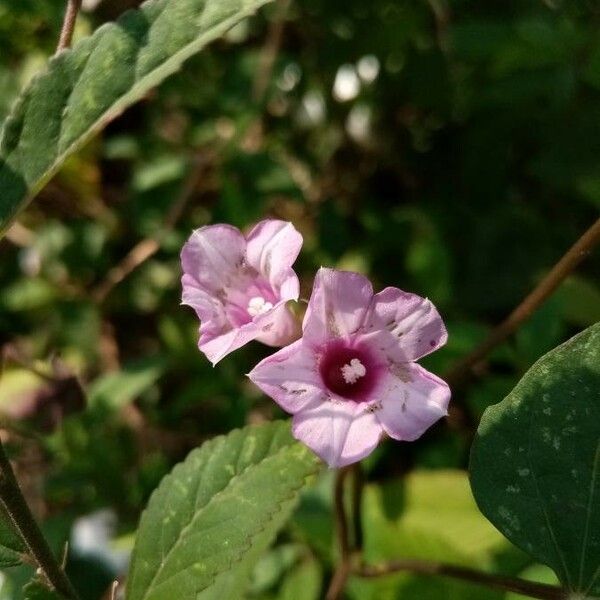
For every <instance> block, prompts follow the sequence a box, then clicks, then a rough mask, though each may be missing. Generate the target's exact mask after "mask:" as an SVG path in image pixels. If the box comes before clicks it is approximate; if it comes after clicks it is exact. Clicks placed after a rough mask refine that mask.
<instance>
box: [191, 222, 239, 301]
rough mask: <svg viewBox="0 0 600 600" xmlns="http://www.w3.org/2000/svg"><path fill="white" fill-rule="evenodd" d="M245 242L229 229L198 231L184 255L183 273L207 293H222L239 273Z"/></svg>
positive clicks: (217, 226) (236, 230) (221, 227)
mask: <svg viewBox="0 0 600 600" xmlns="http://www.w3.org/2000/svg"><path fill="white" fill-rule="evenodd" d="M245 252H246V240H245V239H244V236H243V235H242V234H241V233H240V231H239V230H238V229H236V228H235V227H231V226H230V225H207V226H206V227H201V228H200V229H196V231H194V232H193V233H192V235H191V236H190V238H189V239H188V241H187V242H186V243H185V245H184V247H183V250H182V251H181V265H182V267H183V272H184V274H186V275H189V276H190V277H193V278H194V279H195V280H196V281H197V282H198V284H199V285H200V286H201V287H203V288H205V289H206V290H207V291H211V292H214V293H220V292H222V291H223V290H224V289H225V288H227V287H228V286H229V284H230V282H231V280H232V278H234V277H235V276H236V274H237V272H238V271H239V269H240V266H241V265H242V263H243V260H244V254H245Z"/></svg>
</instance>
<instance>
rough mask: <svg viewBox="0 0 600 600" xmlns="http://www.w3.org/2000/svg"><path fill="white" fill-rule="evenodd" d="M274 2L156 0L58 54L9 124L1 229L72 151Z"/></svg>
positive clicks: (0, 181) (0, 160)
mask: <svg viewBox="0 0 600 600" xmlns="http://www.w3.org/2000/svg"><path fill="white" fill-rule="evenodd" d="M269 1H270V0H149V2H146V3H145V4H144V5H143V6H142V7H141V8H140V9H139V10H132V11H128V12H127V13H125V14H124V15H123V16H122V17H121V18H120V19H119V20H118V21H116V22H115V23H110V24H108V25H104V26H103V27H100V29H98V30H97V31H96V32H95V33H94V35H92V36H91V37H88V38H86V39H84V40H82V41H81V42H80V43H78V44H77V45H76V46H75V47H74V48H73V49H72V50H66V51H64V52H61V53H60V54H58V55H57V56H56V57H54V58H52V59H51V60H50V62H49V63H48V66H47V68H46V70H45V71H44V72H42V73H41V74H40V75H38V76H37V77H35V78H34V79H33V81H32V82H31V85H30V86H29V87H28V88H27V89H26V90H25V92H24V93H23V94H22V95H21V96H20V98H19V100H18V102H17V103H16V105H15V107H14V109H13V111H12V113H11V115H10V116H9V117H8V119H7V120H6V122H5V124H4V127H3V130H2V135H1V138H0V233H1V232H3V231H4V230H5V229H6V227H7V226H8V225H9V224H10V222H11V221H12V219H14V218H15V216H16V215H17V213H18V212H19V211H20V210H22V209H23V208H24V207H25V206H26V204H27V203H28V201H29V200H30V199H31V198H32V197H33V196H35V195H36V194H37V193H38V192H39V191H40V190H41V188H42V187H43V186H44V185H45V184H46V183H47V182H48V180H49V179H50V178H51V177H52V176H53V175H54V174H55V173H56V172H57V171H58V169H59V168H60V167H61V165H62V164H63V162H64V161H65V160H66V158H67V157H68V156H70V155H71V154H73V153H74V152H75V151H76V150H77V149H79V148H80V147H81V146H82V145H83V144H85V142H86V141H87V140H89V139H90V138H91V137H92V136H93V135H94V134H95V133H97V132H98V131H100V130H101V129H102V128H103V127H104V126H105V125H106V124H107V123H108V122H109V121H111V120H112V119H114V118H115V117H116V116H117V115H119V114H120V113H121V112H122V111H123V110H124V109H125V108H127V107H128V106H130V105H131V104H133V103H134V102H136V101H138V100H139V99H140V98H142V97H143V96H144V95H145V94H146V93H147V92H148V90H150V89H151V88H153V87H154V86H156V85H158V84H159V83H160V82H161V81H162V80H163V79H165V78H166V77H167V76H168V75H170V74H171V73H173V72H175V71H176V70H177V69H179V67H180V66H181V65H182V63H183V62H184V61H185V60H186V59H187V58H189V57H190V56H192V55H194V54H196V53H197V52H199V51H200V50H201V49H202V48H203V47H204V46H206V44H208V43H209V42H211V41H213V40H214V39H216V38H218V37H219V36H221V35H222V34H223V33H225V32H226V31H227V30H228V29H229V28H231V27H232V26H233V25H235V24H236V23H238V22H239V21H241V20H242V19H243V18H244V17H247V16H248V15H250V14H252V13H254V12H255V11H256V10H257V9H258V8H259V7H260V6H262V5H263V4H266V3H267V2H269Z"/></svg>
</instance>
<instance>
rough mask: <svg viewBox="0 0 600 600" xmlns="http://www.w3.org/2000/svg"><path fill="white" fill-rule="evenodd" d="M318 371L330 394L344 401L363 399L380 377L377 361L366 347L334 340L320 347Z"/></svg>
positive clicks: (374, 386) (370, 393)
mask: <svg viewBox="0 0 600 600" xmlns="http://www.w3.org/2000/svg"><path fill="white" fill-rule="evenodd" d="M319 373H320V375H321V380H322V381H323V384H324V386H325V387H326V388H327V389H328V390H329V391H330V392H331V393H333V394H335V395H336V396H339V397H340V398H344V399H345V400H353V401H354V402H366V401H368V400H370V399H371V396H372V393H373V391H374V390H375V388H376V386H377V382H378V381H379V379H380V373H381V364H380V362H379V361H378V360H377V358H376V357H375V355H374V353H373V352H372V351H371V349H370V348H368V347H366V346H364V345H362V344H359V345H357V344H352V343H351V342H347V341H342V340H336V341H333V342H330V343H329V344H327V345H326V346H325V347H324V348H323V349H322V352H321V356H320V358H319Z"/></svg>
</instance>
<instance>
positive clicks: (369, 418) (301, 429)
mask: <svg viewBox="0 0 600 600" xmlns="http://www.w3.org/2000/svg"><path fill="white" fill-rule="evenodd" d="M292 433H293V434H294V437H295V438H296V439H297V440H300V441H301V442H303V443H304V444H306V445H307V446H308V447H309V448H311V449H312V450H313V451H314V452H315V453H316V454H318V455H319V456H320V457H321V458H322V459H323V460H324V461H325V462H326V463H327V464H328V465H329V466H330V467H343V466H345V465H349V464H351V463H354V462H357V461H359V460H361V459H362V458H364V457H365V456H367V455H368V454H370V453H371V452H372V451H373V450H374V448H375V447H376V446H377V444H378V443H379V440H380V438H381V434H382V427H381V424H380V423H379V421H378V420H377V417H376V416H375V414H374V413H373V412H371V411H370V410H369V408H368V405H366V404H365V403H356V402H352V401H346V402H332V401H326V402H320V403H317V404H314V405H310V406H308V407H306V408H305V409H304V410H302V411H300V412H299V413H297V414H296V415H295V416H294V419H293V421H292Z"/></svg>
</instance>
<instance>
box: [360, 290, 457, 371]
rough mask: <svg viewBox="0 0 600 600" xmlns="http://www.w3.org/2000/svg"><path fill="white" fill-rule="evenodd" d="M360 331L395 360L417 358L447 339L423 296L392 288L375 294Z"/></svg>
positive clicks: (433, 309)
mask: <svg viewBox="0 0 600 600" xmlns="http://www.w3.org/2000/svg"><path fill="white" fill-rule="evenodd" d="M363 331H364V334H365V336H366V337H368V338H369V340H370V343H371V344H373V345H374V346H377V347H378V348H380V350H382V351H383V352H384V353H385V354H386V356H387V357H388V358H389V359H390V360H393V361H396V362H407V361H413V360H418V359H419V358H421V357H422V356H425V355H426V354H429V353H430V352H433V351H434V350H437V349H438V348H440V347H441V346H443V345H444V344H445V343H446V340H447V339H448V334H447V332H446V327H445V326H444V323H443V321H442V318H441V317H440V315H439V313H438V311H437V310H436V308H435V306H434V305H433V304H432V303H431V302H430V301H429V300H428V299H427V298H421V296H417V295H416V294H409V293H407V292H403V291H402V290H399V289H398V288H394V287H388V288H385V289H384V290H383V291H381V292H379V293H378V294H375V296H374V297H373V301H372V303H371V307H370V309H369V311H368V314H367V316H366V318H365V323H364V327H363Z"/></svg>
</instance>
